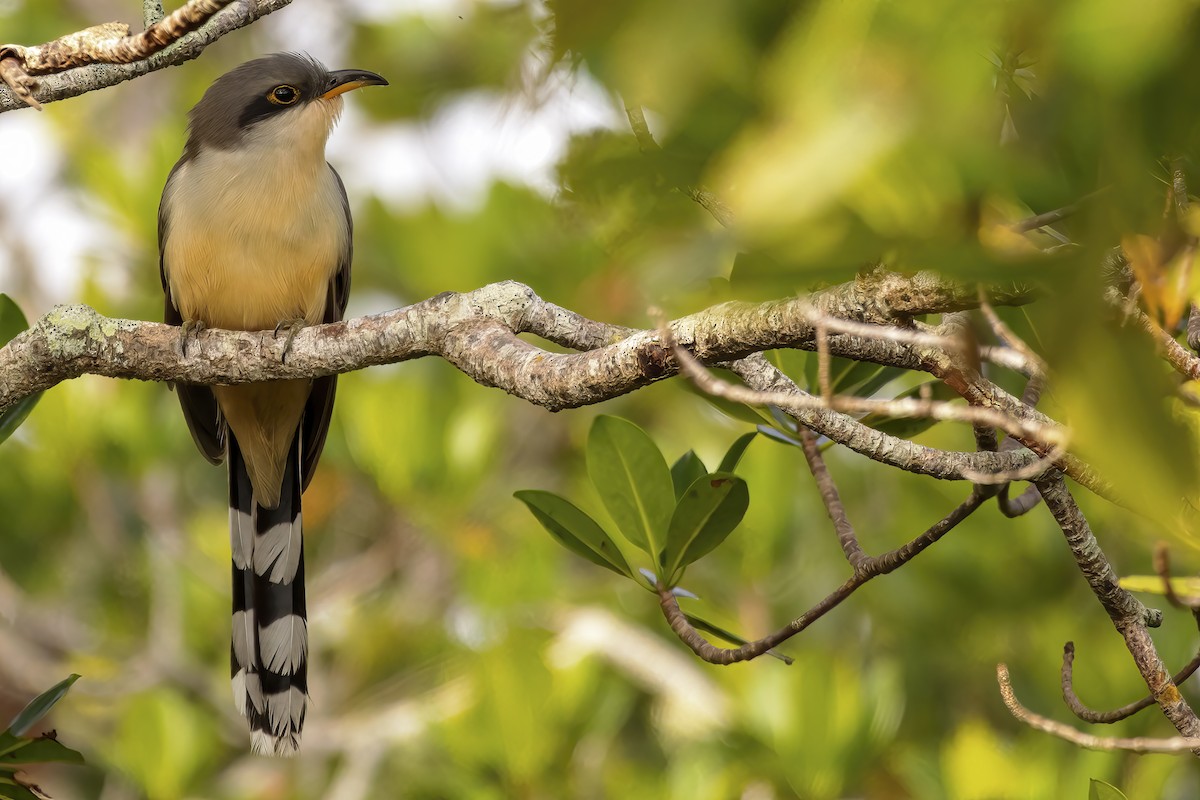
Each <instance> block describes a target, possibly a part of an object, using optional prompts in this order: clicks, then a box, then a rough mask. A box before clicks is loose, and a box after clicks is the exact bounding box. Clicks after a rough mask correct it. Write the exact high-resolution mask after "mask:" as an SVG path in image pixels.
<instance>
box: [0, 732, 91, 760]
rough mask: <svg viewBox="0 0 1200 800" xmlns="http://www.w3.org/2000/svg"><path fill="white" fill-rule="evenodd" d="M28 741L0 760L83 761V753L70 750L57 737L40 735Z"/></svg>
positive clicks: (0, 757)
mask: <svg viewBox="0 0 1200 800" xmlns="http://www.w3.org/2000/svg"><path fill="white" fill-rule="evenodd" d="M28 742H29V743H28V744H26V745H25V746H23V747H21V748H19V749H17V750H14V751H12V752H10V753H6V754H5V755H3V756H0V761H7V762H10V763H14V764H37V763H43V762H47V761H60V762H62V763H64V764H82V763H84V761H83V755H82V754H81V753H80V752H79V751H77V750H72V749H71V748H69V747H67V746H66V745H65V744H63V743H62V742H60V741H58V740H57V739H51V738H49V737H47V736H42V737H40V738H37V739H29V740H28Z"/></svg>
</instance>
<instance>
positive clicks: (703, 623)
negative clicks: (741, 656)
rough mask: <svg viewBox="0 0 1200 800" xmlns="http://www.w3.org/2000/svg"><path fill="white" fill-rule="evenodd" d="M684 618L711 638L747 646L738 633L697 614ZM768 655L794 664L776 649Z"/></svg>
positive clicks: (686, 614)
mask: <svg viewBox="0 0 1200 800" xmlns="http://www.w3.org/2000/svg"><path fill="white" fill-rule="evenodd" d="M683 618H684V619H686V620H687V621H688V622H689V623H691V626H692V627H693V628H695V629H696V630H698V631H702V632H704V633H707V634H709V635H710V636H716V637H717V638H718V639H723V640H725V641H726V642H729V643H730V644H736V645H738V646H739V647H740V646H741V645H744V644H746V640H745V639H743V638H742V637H740V636H738V635H737V634H736V633H731V632H730V631H727V630H725V629H724V628H719V627H717V626H716V625H713V624H712V623H711V622H709V621H708V620H705V619H701V618H700V617H697V616H696V615H695V614H688V613H686V612H684V615H683ZM767 655H769V656H771V657H772V658H778V659H779V660H780V661H782V662H783V663H785V664H788V665H789V666H790V665H791V664H792V659H791V658H789V657H788V656H785V655H784V654H783V653H781V652H779V651H778V650H774V649H772V650H768V651H767Z"/></svg>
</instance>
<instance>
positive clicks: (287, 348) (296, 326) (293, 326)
mask: <svg viewBox="0 0 1200 800" xmlns="http://www.w3.org/2000/svg"><path fill="white" fill-rule="evenodd" d="M307 327H308V320H306V319H304V318H303V317H300V318H297V319H282V320H280V321H279V324H278V325H276V326H275V338H279V334H280V333H282V332H284V331H287V339H286V340H285V341H284V343H283V354H282V355H281V356H280V357H279V361H280V363H282V362H285V361H287V357H288V353H290V352H292V342H294V341H296V334H298V333H299V332H300V331H302V330H304V329H305V328H307Z"/></svg>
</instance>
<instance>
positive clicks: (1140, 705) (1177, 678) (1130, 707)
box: [1062, 642, 1200, 725]
mask: <svg viewBox="0 0 1200 800" xmlns="http://www.w3.org/2000/svg"><path fill="white" fill-rule="evenodd" d="M1074 665H1075V643H1074V642H1067V643H1066V645H1065V646H1064V647H1063V663H1062V693H1063V700H1064V701H1066V703H1067V708H1069V709H1071V713H1073V714H1074V715H1075V716H1077V717H1079V718H1080V719H1081V720H1083V721H1084V722H1091V723H1094V724H1104V725H1108V724H1111V723H1114V722H1120V721H1121V720H1123V719H1128V718H1129V717H1132V716H1133V715H1134V714H1136V713H1138V712H1139V711H1141V710H1143V709H1146V708H1149V707H1150V706H1152V705H1154V696H1153V695H1148V696H1146V697H1143V698H1142V699H1141V700H1137V701H1134V702H1132V703H1128V704H1127V705H1123V706H1121V707H1120V708H1114V709H1112V710H1111V711H1093V710H1092V709H1090V708H1088V707H1087V706H1085V705H1084V704H1083V701H1082V700H1080V699H1079V695H1077V694H1075V685H1074V675H1073V673H1074ZM1198 668H1200V653H1197V654H1196V655H1194V656H1192V660H1191V661H1189V662H1188V663H1187V664H1185V665H1184V666H1183V668H1182V669H1180V670H1179V672H1177V673H1175V674H1174V675H1173V676H1172V677H1171V681H1172V682H1173V683H1174V684H1175V685H1176V686H1178V685H1179V684H1181V683H1183V682H1184V681H1186V680H1187V679H1188V678H1190V677H1192V674H1193V673H1195V671H1196V670H1197V669H1198Z"/></svg>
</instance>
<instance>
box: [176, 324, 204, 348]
mask: <svg viewBox="0 0 1200 800" xmlns="http://www.w3.org/2000/svg"><path fill="white" fill-rule="evenodd" d="M207 327H208V326H207V325H205V324H204V321H203V320H198V319H189V320H184V321H183V322H182V323H180V325H179V354H180V355H181V356H184V357H187V345H188V338H189V337H190V338H195V336H196V334H198V333H200V332H201V331H202V330H204V329H205V328H207Z"/></svg>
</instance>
